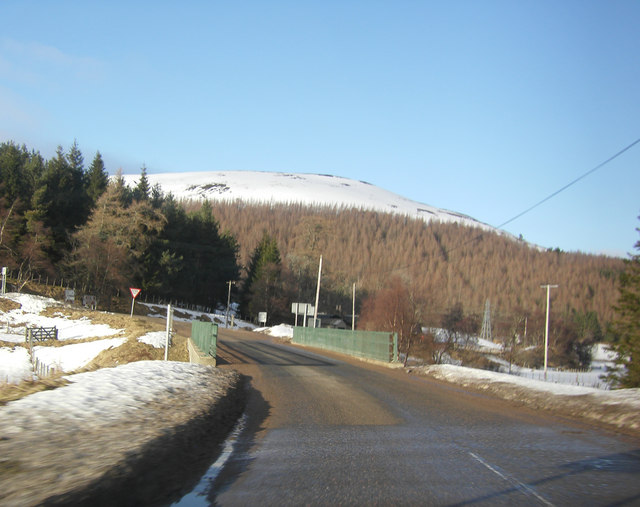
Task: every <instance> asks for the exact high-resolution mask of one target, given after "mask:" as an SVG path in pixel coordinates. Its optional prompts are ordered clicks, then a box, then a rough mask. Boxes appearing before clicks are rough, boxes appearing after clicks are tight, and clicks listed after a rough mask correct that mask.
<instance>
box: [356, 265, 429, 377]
mask: <svg viewBox="0 0 640 507" xmlns="http://www.w3.org/2000/svg"><path fill="white" fill-rule="evenodd" d="M421 307H422V305H420V304H419V303H418V301H417V300H416V298H415V296H414V294H412V292H411V290H410V288H409V287H408V286H407V284H406V283H405V282H403V281H402V279H400V278H399V277H395V278H392V279H391V280H390V282H389V284H388V285H387V286H386V287H385V288H383V289H381V290H380V291H378V292H377V293H375V294H374V295H373V296H371V297H369V298H367V299H366V300H365V302H364V303H363V307H362V313H361V315H360V323H359V325H358V329H364V330H367V331H389V332H393V333H397V334H398V349H399V352H400V354H401V355H403V356H404V364H405V366H406V364H407V360H408V359H409V353H410V352H411V346H412V345H413V344H414V342H415V340H416V339H418V338H419V337H420V335H421V326H420V308H421Z"/></svg>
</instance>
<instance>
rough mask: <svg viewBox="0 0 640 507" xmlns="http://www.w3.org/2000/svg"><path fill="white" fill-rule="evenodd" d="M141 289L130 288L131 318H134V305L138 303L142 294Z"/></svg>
mask: <svg viewBox="0 0 640 507" xmlns="http://www.w3.org/2000/svg"><path fill="white" fill-rule="evenodd" d="M140 291H141V289H136V288H135V287H129V292H131V297H132V298H133V299H132V300H131V317H132V318H133V305H134V304H135V303H136V298H137V297H138V294H140Z"/></svg>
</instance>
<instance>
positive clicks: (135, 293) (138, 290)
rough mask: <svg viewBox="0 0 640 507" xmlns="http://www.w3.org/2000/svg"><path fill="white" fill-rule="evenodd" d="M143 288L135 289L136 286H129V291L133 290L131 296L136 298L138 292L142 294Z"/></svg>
mask: <svg viewBox="0 0 640 507" xmlns="http://www.w3.org/2000/svg"><path fill="white" fill-rule="evenodd" d="M141 290H142V289H135V288H133V287H129V291H131V297H132V298H133V299H135V298H137V297H138V294H140V291H141Z"/></svg>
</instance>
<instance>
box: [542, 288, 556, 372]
mask: <svg viewBox="0 0 640 507" xmlns="http://www.w3.org/2000/svg"><path fill="white" fill-rule="evenodd" d="M540 288H541V289H547V318H546V324H545V329H544V379H545V380H547V357H548V349H549V292H550V290H551V289H557V288H558V286H557V285H549V284H547V285H541V286H540Z"/></svg>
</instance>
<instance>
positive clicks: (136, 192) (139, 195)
mask: <svg viewBox="0 0 640 507" xmlns="http://www.w3.org/2000/svg"><path fill="white" fill-rule="evenodd" d="M150 190H151V187H150V186H149V179H148V178H147V167H146V166H145V165H144V164H143V166H142V168H141V169H140V179H139V180H138V184H137V185H136V188H134V189H133V198H134V199H135V200H136V201H148V200H149V192H150Z"/></svg>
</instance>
